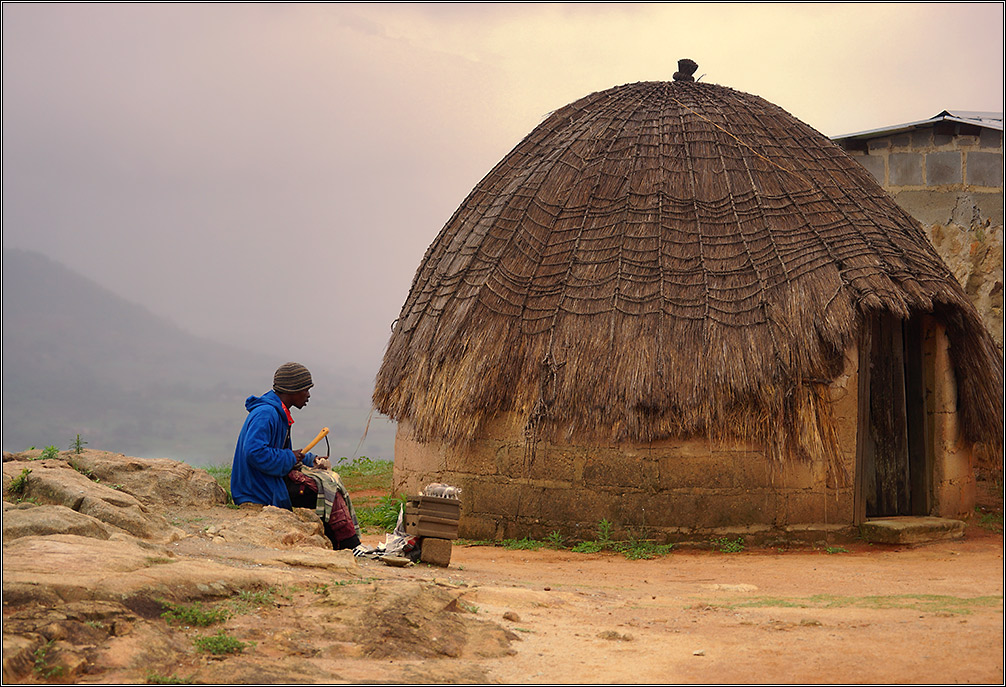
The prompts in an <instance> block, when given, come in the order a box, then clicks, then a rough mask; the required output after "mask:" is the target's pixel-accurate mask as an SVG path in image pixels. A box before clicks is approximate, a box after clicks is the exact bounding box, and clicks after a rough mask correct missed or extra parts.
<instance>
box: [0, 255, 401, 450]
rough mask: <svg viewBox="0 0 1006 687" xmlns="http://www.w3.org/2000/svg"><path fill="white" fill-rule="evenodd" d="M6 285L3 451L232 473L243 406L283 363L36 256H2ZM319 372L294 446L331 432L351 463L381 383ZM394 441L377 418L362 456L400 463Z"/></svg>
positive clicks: (264, 387) (335, 446) (336, 447)
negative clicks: (225, 468) (190, 328)
mask: <svg viewBox="0 0 1006 687" xmlns="http://www.w3.org/2000/svg"><path fill="white" fill-rule="evenodd" d="M2 278H3V439H2V441H3V449H4V450H5V451H17V450H22V449H25V448H28V447H29V446H35V447H37V448H43V447H44V446H48V445H56V446H58V447H59V448H61V449H65V448H67V447H68V446H69V444H70V442H71V441H72V440H73V439H74V438H75V437H76V435H77V434H78V433H79V434H80V435H81V439H83V440H84V441H87V442H88V446H89V447H91V448H98V449H105V450H109V451H117V452H121V453H126V454H128V455H134V456H141V457H170V458H175V459H178V460H185V461H187V462H189V463H192V464H194V465H221V464H227V463H229V462H230V460H231V458H232V455H233V450H234V442H235V440H236V438H237V433H238V431H239V430H240V428H241V423H242V422H243V421H244V417H245V414H246V413H245V409H244V399H245V398H247V397H248V396H249V395H251V394H255V395H259V394H262V393H264V392H265V391H267V390H268V389H269V387H270V385H271V383H272V373H273V371H274V370H275V369H276V367H277V366H278V365H280V364H282V363H284V362H286V360H280V359H278V358H274V357H271V356H268V355H263V354H259V353H254V352H249V351H244V350H241V349H238V348H234V347H230V346H225V345H223V344H219V343H216V342H213V341H209V340H205V339H200V338H198V337H195V336H192V335H191V334H189V333H187V332H185V331H183V330H182V329H180V328H179V327H177V326H175V325H174V324H172V323H170V322H168V321H167V320H164V319H162V318H160V317H158V316H156V315H154V314H153V313H151V312H150V311H149V310H147V309H145V308H143V307H142V306H140V305H137V304H135V303H131V302H129V301H127V300H125V299H123V298H120V297H119V296H117V295H115V294H113V293H112V292H110V291H108V290H106V289H104V288H102V287H101V286H99V285H97V284H95V283H94V282H92V281H90V280H88V279H86V278H84V277H82V276H81V275H79V274H77V273H75V272H73V271H71V270H70V269H68V268H66V267H65V266H63V265H61V264H60V263H57V262H55V261H53V260H50V259H49V258H46V257H44V256H42V255H39V254H37V253H32V252H27V251H19V250H8V249H4V250H3V262H2ZM310 367H311V368H312V374H313V375H314V378H315V384H316V388H315V390H314V391H313V392H312V398H311V402H310V404H309V405H308V407H307V408H305V409H304V410H302V411H299V412H296V413H295V415H294V417H295V419H296V420H297V424H296V425H295V427H294V430H295V431H294V438H295V442H297V443H307V441H309V440H310V439H311V438H312V437H313V436H314V434H315V433H316V432H317V431H318V430H319V429H320V428H321V427H322V426H328V427H330V428H331V430H332V435H331V438H332V455H333V456H334V457H336V458H338V457H340V456H342V455H346V456H350V457H352V456H353V455H354V451H355V450H356V447H357V446H358V445H359V441H360V437H361V436H362V434H363V432H364V428H365V426H366V422H367V417H368V413H369V409H370V393H371V391H372V384H373V380H372V379H362V378H359V377H360V375H355V376H353V375H351V374H348V373H342V374H337V373H335V372H332V371H329V370H324V369H321V368H318V367H317V366H316V365H315V364H311V365H310ZM393 431H394V430H393V425H392V424H391V423H390V422H388V421H387V420H386V419H384V418H381V417H379V416H376V415H375V417H374V419H373V421H372V423H371V427H370V432H369V434H368V438H367V441H366V443H365V444H364V445H363V447H362V448H361V451H360V452H361V453H363V454H364V455H369V456H371V457H374V458H385V459H391V458H392V455H393V443H394V439H393ZM322 447H324V443H323V444H322Z"/></svg>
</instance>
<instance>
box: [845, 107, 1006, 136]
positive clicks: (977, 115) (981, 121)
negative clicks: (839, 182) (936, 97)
mask: <svg viewBox="0 0 1006 687" xmlns="http://www.w3.org/2000/svg"><path fill="white" fill-rule="evenodd" d="M939 122H957V123H958V124H971V125H973V126H980V127H983V128H986V129H995V130H996V131H1002V130H1003V113H1002V112H975V111H972V110H944V111H943V112H941V113H939V114H938V115H936V116H935V117H930V118H929V119H922V120H920V121H918V122H909V123H908V124H895V125H894V126H885V127H881V128H879V129H870V130H868V131H858V132H856V133H854V134H842V135H841V136H832V137H831V140H833V141H841V140H846V139H850V138H875V137H877V136H886V135H888V134H894V133H898V132H901V131H911V130H912V129H919V128H922V127H924V126H932V125H933V124H937V123H939Z"/></svg>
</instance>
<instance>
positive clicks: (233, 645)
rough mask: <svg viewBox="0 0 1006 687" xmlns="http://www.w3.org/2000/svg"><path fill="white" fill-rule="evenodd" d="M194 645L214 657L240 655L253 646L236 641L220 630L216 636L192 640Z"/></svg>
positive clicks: (205, 636)
mask: <svg viewBox="0 0 1006 687" xmlns="http://www.w3.org/2000/svg"><path fill="white" fill-rule="evenodd" d="M192 643H193V644H195V645H196V648H197V649H198V650H199V651H205V652H206V653H208V654H213V655H214V656H222V655H224V654H240V653H241V652H242V651H244V650H245V649H246V648H248V647H249V646H251V643H250V642H242V641H239V640H237V639H234V638H233V637H231V636H230V635H228V634H227V633H226V632H224V631H223V630H220V631H219V632H217V633H216V634H215V635H204V636H202V637H196V638H195V639H193V640H192Z"/></svg>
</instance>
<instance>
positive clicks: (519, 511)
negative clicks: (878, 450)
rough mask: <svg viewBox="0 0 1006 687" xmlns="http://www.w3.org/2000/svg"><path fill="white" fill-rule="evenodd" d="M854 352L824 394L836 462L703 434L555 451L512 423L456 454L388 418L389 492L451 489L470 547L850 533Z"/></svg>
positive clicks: (506, 420) (502, 422)
mask: <svg viewBox="0 0 1006 687" xmlns="http://www.w3.org/2000/svg"><path fill="white" fill-rule="evenodd" d="M857 360H858V356H856V355H855V354H854V352H853V353H851V354H850V355H849V356H848V357H847V359H846V361H847V365H846V368H847V369H846V372H845V373H844V374H843V375H842V376H840V377H839V379H838V380H836V381H835V382H834V383H833V384H832V385H831V387H830V388H829V390H828V391H829V393H828V396H829V399H830V403H831V406H830V410H831V413H832V415H833V417H834V426H835V428H836V432H837V435H838V439H839V445H840V446H841V456H840V459H839V461H838V462H839V464H838V465H837V466H833V467H835V468H836V469H829V466H827V465H825V464H824V463H823V462H800V461H787V462H785V463H778V462H774V461H772V459H771V458H769V457H768V456H767V454H766V451H765V450H764V449H763V447H760V446H757V445H752V444H748V443H745V442H742V441H732V442H714V441H711V440H709V439H706V438H693V439H687V440H666V441H659V442H652V443H648V444H628V445H590V446H585V445H571V444H570V445H557V444H551V443H548V442H545V441H539V442H538V443H537V444H535V445H534V447H533V451H532V450H531V447H530V446H529V445H528V443H527V442H526V441H525V438H524V433H523V426H522V425H521V423H520V422H519V420H518V419H517V418H516V417H515V416H512V415H511V416H504V417H501V418H500V419H499V420H497V421H496V422H495V423H494V424H493V425H492V426H491V427H490V428H488V430H487V431H486V432H485V434H484V436H483V437H482V438H481V439H479V440H477V441H476V442H474V444H472V445H470V446H466V447H463V448H461V447H448V446H445V445H443V444H438V443H433V444H427V443H421V442H418V441H416V440H415V439H414V437H413V436H412V433H411V427H410V425H409V423H407V422H400V423H399V427H398V436H397V438H396V443H395V472H394V488H395V490H396V491H397V492H405V493H410V494H411V493H418V492H419V491H421V490H422V488H423V487H424V486H426V485H427V484H429V483H432V482H444V483H448V484H452V485H454V486H459V487H461V488H462V494H461V504H462V505H461V508H462V517H461V522H460V528H459V534H460V536H462V537H464V538H470V539H495V540H500V539H506V538H514V537H522V536H531V537H535V538H540V539H543V538H545V537H547V536H548V535H549V534H550V533H551V532H553V531H556V530H558V531H559V532H561V533H562V535H563V536H564V537H565V538H566V539H567V540H586V539H594V538H596V530H597V526H598V523H599V522H600V521H601V520H602V519H605V520H607V521H609V522H610V523H611V524H612V525H613V527H614V530H613V533H614V536H615V537H620V538H627V537H632V536H649V537H657V538H663V539H664V540H667V541H674V540H679V539H683V538H688V537H692V536H695V535H696V534H700V535H702V534H712V533H716V532H724V533H725V532H730V533H733V534H737V533H749V534H755V533H764V532H768V531H771V530H774V529H780V528H785V527H787V526H790V525H794V524H800V523H821V524H828V525H836V524H838V525H849V526H851V525H852V522H853V500H854V499H853V486H854V484H853V483H854V480H853V478H852V477H853V470H854V465H855V453H856V425H855V415H856V408H857V402H856V388H857V384H858V381H857V371H856V369H855V364H856V361H857Z"/></svg>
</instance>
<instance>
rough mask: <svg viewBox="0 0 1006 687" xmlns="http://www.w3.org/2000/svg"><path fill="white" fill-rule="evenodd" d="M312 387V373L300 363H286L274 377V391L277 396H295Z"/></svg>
mask: <svg viewBox="0 0 1006 687" xmlns="http://www.w3.org/2000/svg"><path fill="white" fill-rule="evenodd" d="M312 386H314V381H312V379H311V373H310V372H309V371H308V369H307V368H306V367H304V366H303V365H301V364H300V363H284V364H283V365H280V366H279V369H278V370H276V374H274V375H273V377H272V390H273V391H275V392H276V393H277V394H295V393H297V392H298V391H304V390H305V389H310V388H311V387H312Z"/></svg>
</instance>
